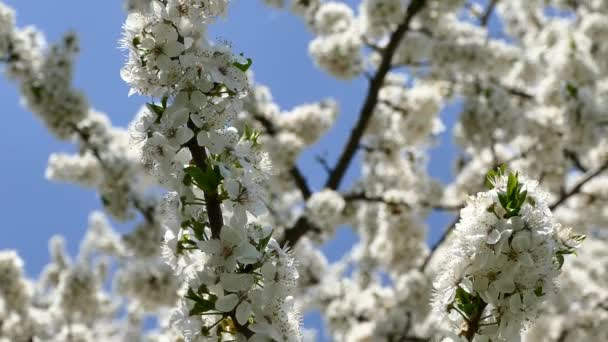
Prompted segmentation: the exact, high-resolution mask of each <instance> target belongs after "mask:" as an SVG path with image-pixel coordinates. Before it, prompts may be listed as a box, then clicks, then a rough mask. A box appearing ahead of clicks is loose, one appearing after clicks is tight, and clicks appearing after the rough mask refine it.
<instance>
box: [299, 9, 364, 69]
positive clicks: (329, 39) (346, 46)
mask: <svg viewBox="0 0 608 342" xmlns="http://www.w3.org/2000/svg"><path fill="white" fill-rule="evenodd" d="M311 27H312V29H313V31H315V32H316V33H317V34H318V36H317V37H316V38H315V39H314V40H312V41H311V42H310V45H309V46H308V50H309V53H310V55H311V56H312V58H313V59H314V61H315V63H316V64H317V65H318V66H319V67H320V68H321V69H323V70H324V71H326V72H327V73H329V74H331V75H332V76H335V77H337V78H340V79H345V80H348V79H352V78H354V77H356V76H358V75H359V74H360V73H361V72H362V71H363V56H362V53H361V49H362V47H363V42H362V40H361V36H360V33H359V29H358V26H357V25H355V18H354V14H353V10H352V9H351V8H350V7H349V6H348V5H346V4H343V3H339V2H334V1H329V2H324V3H322V4H321V6H320V7H319V8H318V10H317V11H316V12H315V15H314V18H313V20H312V24H311Z"/></svg>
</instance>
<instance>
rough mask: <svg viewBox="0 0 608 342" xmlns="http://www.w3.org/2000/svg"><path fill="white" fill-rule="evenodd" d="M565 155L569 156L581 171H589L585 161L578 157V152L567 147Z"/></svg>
mask: <svg viewBox="0 0 608 342" xmlns="http://www.w3.org/2000/svg"><path fill="white" fill-rule="evenodd" d="M564 155H565V156H566V158H568V159H570V160H571V161H572V163H573V164H574V167H576V168H577V169H578V170H579V171H582V172H587V171H589V170H587V168H586V167H585V166H584V165H583V163H582V162H581V160H580V158H579V157H578V155H577V154H576V152H574V151H571V150H567V149H566V150H564Z"/></svg>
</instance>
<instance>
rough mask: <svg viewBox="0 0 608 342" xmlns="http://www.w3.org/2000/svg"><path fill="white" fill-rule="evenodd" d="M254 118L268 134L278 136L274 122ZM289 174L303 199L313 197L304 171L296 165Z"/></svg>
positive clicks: (262, 118)
mask: <svg viewBox="0 0 608 342" xmlns="http://www.w3.org/2000/svg"><path fill="white" fill-rule="evenodd" d="M252 117H253V119H254V120H256V121H258V122H259V123H260V124H261V125H262V126H263V127H264V129H265V130H266V132H267V133H268V134H269V135H271V136H274V135H276V134H277V129H276V127H275V126H274V124H273V123H272V121H270V120H268V118H266V117H265V116H263V115H252ZM289 173H290V174H291V177H292V178H293V181H294V183H295V184H296V186H297V187H298V189H300V193H301V194H302V197H303V198H304V199H305V200H307V199H308V198H309V197H310V196H311V195H312V191H311V190H310V187H309V186H308V182H307V180H306V177H304V174H302V171H300V169H299V168H298V166H297V165H295V164H294V165H293V166H292V167H291V168H290V169H289Z"/></svg>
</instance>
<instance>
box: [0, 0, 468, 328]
mask: <svg viewBox="0 0 608 342" xmlns="http://www.w3.org/2000/svg"><path fill="white" fill-rule="evenodd" d="M4 2H5V3H7V4H8V5H9V6H11V7H13V8H15V9H16V10H17V22H18V25H19V26H25V25H35V26H36V27H38V28H39V29H41V30H42V31H43V32H44V33H45V35H46V37H47V40H48V41H49V42H53V41H56V40H57V39H59V38H60V37H61V36H62V34H63V33H65V32H67V31H70V30H73V31H76V32H77V33H78V35H79V37H80V40H81V54H80V57H79V59H78V62H77V68H76V79H75V84H76V87H77V88H79V89H82V90H83V91H85V93H86V94H87V96H88V97H89V100H90V102H91V105H92V106H93V107H94V108H96V109H98V110H100V111H103V112H105V113H107V114H108V115H109V116H110V118H111V119H112V122H113V123H114V124H115V125H119V126H125V125H126V124H127V123H128V122H129V121H130V120H131V119H132V117H133V116H134V114H135V112H136V111H137V109H138V108H139V106H141V104H142V103H143V101H144V99H142V98H137V97H131V98H129V97H127V93H128V88H127V86H126V85H125V83H124V82H123V81H122V80H121V79H120V76H119V70H120V67H121V66H122V64H123V61H124V55H125V52H124V51H120V50H119V49H118V40H119V38H120V35H121V26H122V23H123V21H124V18H125V13H124V12H123V10H122V1H82V0H55V1H40V0H4ZM345 2H347V3H350V4H353V3H358V1H354V0H350V1H345ZM311 37H312V35H311V34H310V33H309V32H308V31H307V30H306V28H305V26H304V24H303V23H302V22H301V21H300V20H299V19H298V18H296V17H294V16H292V15H291V14H290V13H288V12H284V11H276V10H271V9H269V8H266V7H264V6H262V5H261V1H260V0H233V3H232V6H231V10H230V16H229V18H227V19H225V20H223V21H221V22H220V23H219V24H217V25H215V26H214V27H212V29H211V31H210V38H211V39H218V40H228V41H230V42H232V46H233V48H234V50H235V52H243V53H244V54H245V55H246V56H248V57H251V58H252V59H253V60H254V66H253V70H254V72H255V79H256V81H257V82H259V83H262V84H265V85H268V86H270V87H271V89H272V93H273V97H274V99H275V101H276V102H277V103H279V105H280V106H281V108H283V109H289V108H291V107H293V106H296V105H298V104H302V103H307V102H313V101H318V100H321V99H323V98H327V97H333V98H335V99H337V100H338V102H339V103H340V108H341V110H340V115H339V118H338V122H337V123H336V125H335V127H334V128H333V129H332V130H331V131H330V132H329V134H328V135H327V136H326V137H325V138H323V139H322V140H321V141H320V142H319V143H318V144H317V145H316V146H315V147H314V148H313V149H312V150H311V151H307V152H306V153H304V155H303V156H302V157H301V159H300V160H299V165H300V167H301V169H302V170H303V173H304V174H305V175H306V177H307V178H308V179H309V182H310V184H311V185H312V187H313V188H315V189H320V186H321V185H322V184H323V183H324V181H325V172H324V171H323V168H322V167H321V166H320V165H319V164H318V163H317V162H316V161H315V160H314V156H315V155H316V154H324V153H327V156H328V160H329V161H330V162H331V163H333V161H335V160H336V159H337V157H338V155H339V152H340V150H341V149H342V145H343V143H344V141H345V140H346V137H347V135H348V133H349V132H350V128H351V127H352V125H353V123H354V121H355V120H356V115H357V113H358V111H359V107H360V105H361V103H362V101H363V97H364V94H365V91H366V88H367V84H366V81H365V80H364V79H363V78H359V79H357V80H355V81H352V82H344V81H338V80H336V79H333V78H331V77H329V76H327V75H326V74H324V73H323V72H321V71H320V70H318V69H316V68H315V67H314V65H313V63H312V60H311V59H310V58H309V57H308V53H307V49H308V42H309V41H310V39H311ZM0 94H1V95H0V97H1V99H2V111H3V115H4V117H5V120H7V126H6V128H7V129H6V130H5V131H4V132H3V134H0V146H1V147H2V149H3V150H4V151H5V152H4V153H2V154H1V155H0V165H2V167H1V168H0V182H1V183H0V186H1V188H2V189H4V195H3V196H0V214H1V215H2V218H3V222H4V227H3V236H2V238H1V239H0V249H16V250H17V251H18V252H19V254H20V255H21V256H22V258H23V259H24V260H25V264H26V271H27V274H28V275H29V276H31V277H35V276H37V275H38V273H39V272H40V270H41V268H42V267H43V266H44V264H45V263H46V262H47V261H48V252H47V241H48V239H49V238H50V237H51V236H53V235H54V234H62V235H64V236H65V238H66V240H67V244H68V249H69V251H70V253H72V254H74V253H76V251H77V248H78V243H79V241H80V239H81V238H82V236H83V234H84V231H85V228H86V226H87V217H88V215H89V213H90V212H91V211H93V210H95V209H99V208H100V203H99V200H98V198H97V196H96V194H95V192H93V191H90V190H87V189H83V188H79V187H77V186H74V185H70V184H58V183H51V182H48V181H47V180H46V179H45V178H44V170H45V168H46V164H47V160H48V156H49V155H50V154H51V153H53V152H60V151H64V152H72V151H74V147H73V146H72V145H71V144H69V143H64V142H59V141H57V140H56V139H54V138H53V137H52V136H51V135H50V134H49V133H48V132H47V131H46V130H45V128H44V127H43V125H42V124H41V123H40V122H39V121H38V120H37V119H36V118H35V117H34V116H33V115H32V114H31V113H29V112H28V111H27V110H25V109H24V108H23V107H22V106H21V105H20V100H19V95H18V92H17V91H16V87H15V86H14V85H13V84H11V83H9V82H8V81H7V80H5V79H4V78H0ZM457 112H458V105H452V106H451V107H449V108H448V109H447V110H445V111H444V112H443V113H442V119H443V120H444V122H445V123H446V125H447V126H448V127H450V126H451V125H452V124H453V122H454V121H455V118H456V116H457ZM449 133H450V132H449V130H448V131H447V132H446V133H445V134H443V135H442V136H440V138H439V139H440V143H441V144H440V147H438V148H435V149H433V151H432V155H431V162H430V165H429V171H430V173H431V175H433V176H435V177H438V178H440V179H442V180H443V181H446V180H449V179H450V178H451V170H452V165H453V160H454V158H455V156H456V147H455V146H454V145H453V143H452V139H451V137H450V134H449ZM357 174H358V167H357V165H354V166H353V167H351V168H350V170H349V172H348V174H347V179H346V181H345V182H344V183H345V185H346V186H348V184H349V183H350V182H352V181H353V180H354V179H355V178H356V176H357ZM449 221H450V217H447V216H445V215H439V214H437V215H433V216H432V217H431V219H430V221H429V224H430V227H431V229H430V232H429V240H431V241H434V240H436V239H437V238H438V236H439V235H440V232H441V231H442V230H443V229H444V228H445V227H446V226H447V224H448V223H449ZM129 227H130V225H127V226H120V229H121V230H123V231H124V230H128V229H129ZM355 239H356V237H355V236H354V235H353V234H352V233H351V232H350V231H349V230H348V229H346V228H343V229H340V230H339V233H338V235H337V237H336V238H335V239H334V240H333V241H331V242H330V243H328V244H327V246H325V248H324V250H325V251H326V252H327V254H328V255H329V257H330V259H333V260H335V259H336V258H337V257H339V255H341V254H342V253H343V252H344V251H346V250H348V248H349V247H350V246H351V245H352V244H353V242H354V241H355ZM306 323H307V325H308V326H314V327H318V325H319V321H318V318H314V317H312V316H311V317H307V319H306Z"/></svg>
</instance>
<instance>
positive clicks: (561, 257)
mask: <svg viewBox="0 0 608 342" xmlns="http://www.w3.org/2000/svg"><path fill="white" fill-rule="evenodd" d="M556 258H557V264H558V268H559V269H560V270H561V269H562V266H564V255H563V254H560V253H558V254H557V255H556Z"/></svg>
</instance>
